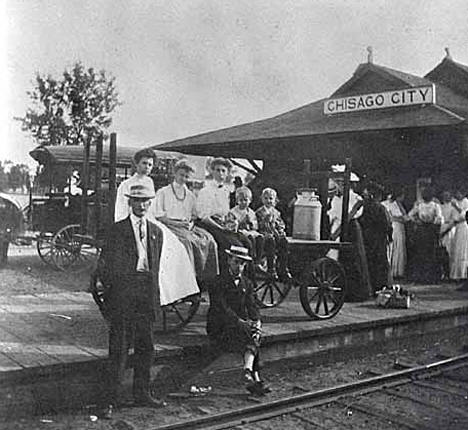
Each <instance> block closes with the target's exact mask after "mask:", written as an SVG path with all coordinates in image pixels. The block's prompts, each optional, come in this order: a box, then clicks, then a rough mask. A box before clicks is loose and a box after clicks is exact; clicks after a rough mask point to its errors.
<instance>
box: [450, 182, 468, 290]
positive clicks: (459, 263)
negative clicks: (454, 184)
mask: <svg viewBox="0 0 468 430" xmlns="http://www.w3.org/2000/svg"><path fill="white" fill-rule="evenodd" d="M452 205H453V207H454V208H455V213H456V217H455V219H454V224H455V233H454V236H453V240H452V248H451V253H450V257H451V264H450V278H451V279H454V280H456V281H461V280H464V279H466V278H467V270H468V224H467V223H466V222H465V216H466V212H467V211H468V199H467V198H466V197H465V195H464V194H463V193H462V191H461V190H458V191H457V192H456V193H455V198H454V199H453V200H452Z"/></svg>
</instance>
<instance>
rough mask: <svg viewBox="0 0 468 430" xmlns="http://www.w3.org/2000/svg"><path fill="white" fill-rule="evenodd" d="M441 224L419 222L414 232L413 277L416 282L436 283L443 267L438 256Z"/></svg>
mask: <svg viewBox="0 0 468 430" xmlns="http://www.w3.org/2000/svg"><path fill="white" fill-rule="evenodd" d="M439 231H440V226H439V225H437V224H418V225H417V226H416V230H415V232H414V247H413V252H414V256H413V257H414V258H413V279H414V280H415V281H416V282H423V283H432V284H433V283H436V282H438V281H439V280H440V276H441V270H440V269H441V268H440V264H439V261H438V257H437V247H438V244H439Z"/></svg>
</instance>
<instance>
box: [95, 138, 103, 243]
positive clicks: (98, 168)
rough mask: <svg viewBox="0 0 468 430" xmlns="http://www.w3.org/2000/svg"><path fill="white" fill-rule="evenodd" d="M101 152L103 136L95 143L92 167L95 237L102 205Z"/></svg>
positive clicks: (98, 228) (99, 223)
mask: <svg viewBox="0 0 468 430" xmlns="http://www.w3.org/2000/svg"><path fill="white" fill-rule="evenodd" d="M102 150H103V136H102V134H101V135H100V136H99V137H98V139H97V142H96V164H95V166H94V186H95V193H94V211H95V212H94V232H95V233H94V234H95V236H96V237H97V236H98V233H99V230H100V227H101V205H102V184H101V181H102Z"/></svg>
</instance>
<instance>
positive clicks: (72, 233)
mask: <svg viewBox="0 0 468 430" xmlns="http://www.w3.org/2000/svg"><path fill="white" fill-rule="evenodd" d="M80 233H81V226H80V225H79V224H72V225H67V226H65V227H63V228H61V229H60V230H59V231H58V232H57V233H55V235H54V237H53V238H52V245H53V247H54V252H53V253H52V262H53V264H54V266H55V267H56V268H57V269H58V270H62V271H70V272H71V271H79V270H84V269H89V268H90V267H91V266H93V265H94V264H95V262H96V260H97V257H98V254H99V251H98V249H97V248H96V246H95V245H93V244H90V243H86V242H84V241H83V240H81V239H78V238H77V236H76V235H79V234H80Z"/></svg>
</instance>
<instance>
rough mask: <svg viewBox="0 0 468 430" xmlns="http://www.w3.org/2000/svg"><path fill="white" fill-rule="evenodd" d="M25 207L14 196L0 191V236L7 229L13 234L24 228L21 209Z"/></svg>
mask: <svg viewBox="0 0 468 430" xmlns="http://www.w3.org/2000/svg"><path fill="white" fill-rule="evenodd" d="M25 208H26V205H22V204H21V203H20V202H19V200H17V199H15V197H14V196H11V195H9V194H5V193H0V236H1V235H2V234H4V233H5V232H6V231H7V229H8V230H10V231H11V232H12V233H13V235H15V234H18V233H19V232H20V231H22V230H23V229H24V218H23V210H24V209H25Z"/></svg>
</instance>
